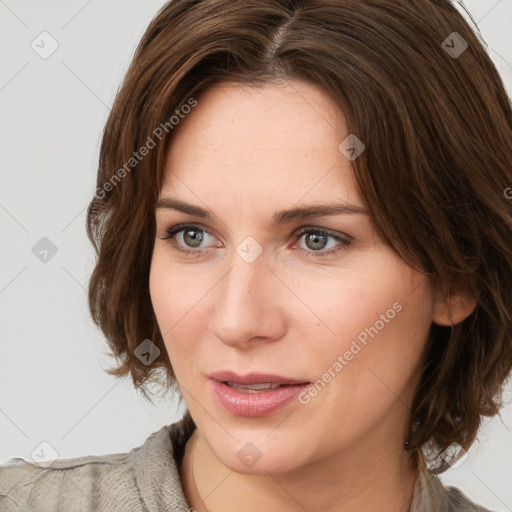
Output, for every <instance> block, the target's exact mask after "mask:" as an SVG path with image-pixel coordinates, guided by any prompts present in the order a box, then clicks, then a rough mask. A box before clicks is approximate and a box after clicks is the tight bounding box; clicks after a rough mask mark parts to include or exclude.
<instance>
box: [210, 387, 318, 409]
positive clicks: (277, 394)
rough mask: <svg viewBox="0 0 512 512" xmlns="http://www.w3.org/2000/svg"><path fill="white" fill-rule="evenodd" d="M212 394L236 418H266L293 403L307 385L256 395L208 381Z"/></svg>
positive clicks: (262, 392)
mask: <svg viewBox="0 0 512 512" xmlns="http://www.w3.org/2000/svg"><path fill="white" fill-rule="evenodd" d="M210 382H211V385H212V388H213V393H214V395H215V397H216V398H217V401H218V402H219V404H220V405H221V406H222V407H224V409H226V411H228V412H230V413H232V414H235V415H237V416H267V415H269V414H272V413H273V412H276V411H278V410H279V409H282V408H283V407H285V406H286V405H288V404H289V403H290V402H292V401H293V399H294V398H296V397H297V396H298V395H299V394H300V393H301V392H302V391H303V390H304V389H306V388H307V387H308V386H309V384H307V383H306V384H297V385H293V386H283V387H280V388H277V389H269V390H268V391H260V392H258V393H244V392H242V391H237V390H236V389H234V388H232V387H230V386H228V385H227V384H224V383H223V382H217V381H216V380H213V379H210Z"/></svg>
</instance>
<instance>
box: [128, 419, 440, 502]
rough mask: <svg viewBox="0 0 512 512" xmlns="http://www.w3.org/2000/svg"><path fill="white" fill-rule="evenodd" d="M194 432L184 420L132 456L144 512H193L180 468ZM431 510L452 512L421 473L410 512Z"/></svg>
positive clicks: (435, 483)
mask: <svg viewBox="0 0 512 512" xmlns="http://www.w3.org/2000/svg"><path fill="white" fill-rule="evenodd" d="M193 431H194V427H193V426H188V427H186V428H185V427H184V423H183V420H180V421H177V422H175V423H172V424H171V425H166V426H164V427H162V428H161V429H160V430H158V431H157V432H154V433H153V434H151V435H150V436H149V437H148V439H147V440H146V442H145V443H144V444H143V445H142V446H140V447H138V448H134V449H133V450H132V451H131V452H130V457H131V460H132V464H133V467H134V471H135V479H136V482H137V485H138V487H139V490H140V494H141V497H142V501H143V503H144V505H145V512H160V511H163V510H172V511H173V512H188V511H190V507H189V505H188V503H187V500H186V498H185V494H184V491H183V487H182V484H181V480H180V476H179V472H178V464H179V460H180V459H181V457H182V455H183V450H184V447H185V444H186V442H187V440H188V439H189V437H190V436H191V435H192V432H193ZM432 510H449V504H448V497H447V493H446V490H445V488H444V487H443V484H442V483H441V481H440V480H439V478H438V477H437V476H436V475H433V474H432V473H429V472H428V471H427V470H422V471H420V473H419V475H418V477H417V479H416V482H415V484H414V491H413V500H412V504H411V508H410V511H409V512H430V511H432Z"/></svg>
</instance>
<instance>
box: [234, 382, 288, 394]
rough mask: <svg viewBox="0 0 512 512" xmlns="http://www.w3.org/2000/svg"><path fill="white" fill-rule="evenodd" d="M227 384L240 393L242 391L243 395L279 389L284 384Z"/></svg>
mask: <svg viewBox="0 0 512 512" xmlns="http://www.w3.org/2000/svg"><path fill="white" fill-rule="evenodd" d="M225 384H227V385H228V386H229V387H231V388H234V389H236V390H238V391H242V392H243V393H259V392H260V391H264V390H268V389H277V388H278V387H280V386H282V384H273V383H271V382H264V383H261V384H237V383H236V382H231V381H228V382H226V383H225Z"/></svg>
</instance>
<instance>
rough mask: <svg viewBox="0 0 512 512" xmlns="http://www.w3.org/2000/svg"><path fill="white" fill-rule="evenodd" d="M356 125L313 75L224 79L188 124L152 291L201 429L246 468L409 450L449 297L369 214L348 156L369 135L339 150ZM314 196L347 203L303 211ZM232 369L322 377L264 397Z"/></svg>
mask: <svg viewBox="0 0 512 512" xmlns="http://www.w3.org/2000/svg"><path fill="white" fill-rule="evenodd" d="M349 135H350V134H349V133H347V132H346V130H345V128H344V122H343V116H342V114H341V112H339V110H337V107H336V105H335V104H334V103H333V102H332V101H331V100H330V98H329V97H328V96H327V95H326V94H325V93H324V92H323V91H322V90H321V89H319V88H317V87H316V86H314V85H310V84H309V83H306V82H302V81H292V82H290V83H289V84H288V85H268V86H265V87H264V88H247V87H242V86H240V85H237V84H226V83H225V84H223V85H222V86H217V87H215V88H213V89H209V90H208V91H206V93H204V94H203V95H202V96H201V97H200V98H198V104H197V106H196V107H195V108H194V109H193V110H192V112H191V113H190V114H188V115H187V117H186V118H185V119H184V120H182V121H181V122H180V124H179V126H178V127H176V128H175V133H174V134H173V136H174V138H173V142H172V144H171V147H170V151H169V153H168V158H167V170H166V172H167V179H166V181H165V183H164V185H163V187H162V190H161V196H160V199H161V200H162V202H161V205H160V207H159V208H157V210H156V224H157V228H156V229H157V231H156V239H155V246H154V252H153V259H152V264H151V274H150V292H151V299H152V304H153V308H154V311H155V314H156V317H157V320H158V324H159V327H160V330H161V333H162V335H163V337H164V341H165V346H166V349H167V351H168V353H169V357H170V360H171V363H172V366H173V368H174V371H175V374H176V377H177V381H178V386H179V389H180V391H181V393H182V394H183V397H184V399H185V401H186V403H187V406H188V408H189V410H190V412H191V414H192V417H193V419H194V421H195V423H196V425H197V427H198V432H199V433H200V435H201V436H203V437H204V439H205V440H206V442H207V443H208V445H209V447H210V449H211V450H212V452H213V453H214V454H215V455H216V457H217V458H218V459H219V460H220V461H221V462H222V463H223V464H225V465H226V466H228V467H230V468H232V469H233V470H236V471H239V472H246V473H249V472H252V473H262V472H265V471H287V470H293V469H294V468H299V467H303V466H305V465H306V464H308V463H312V462H317V461H320V460H321V459H324V458H329V457H338V456H339V455H340V454H343V455H347V454H349V453H350V452H351V451H354V453H356V451H357V453H360V454H361V453H362V454H365V456H366V457H371V458H372V460H378V457H379V453H380V452H379V450H380V448H379V447H381V446H383V445H385V446H388V447H389V446H390V445H391V446H393V447H394V449H395V450H396V451H398V450H401V446H402V445H403V442H404V439H405V435H406V423H407V420H408V418H409V415H410V404H411V401H412V398H413V396H414V391H415V386H416V384H417V381H418V378H419V369H420V364H421V360H422V351H423V347H424V344H425V342H426V339H427V334H428V330H429V327H430V325H431V322H432V321H433V311H434V298H433V293H432V290H431V288H430V284H429V281H427V279H426V278H425V276H423V275H422V274H420V273H418V272H417V271H415V270H413V269H411V268H410V267H408V266H407V265H406V264H405V263H404V262H403V261H402V260H401V259H400V258H399V257H398V256H397V255H396V254H395V252H394V251H393V250H391V249H390V248H389V247H388V246H386V245H385V244H384V243H383V242H382V241H381V240H380V239H379V237H378V236H377V235H376V233H375V231H374V229H373V227H372V222H371V219H370V217H369V216H368V215H367V214H366V213H364V211H365V209H366V205H365V203H364V201H363V198H362V196H361V194H360V192H359V190H358V187H357V185H356V181H355V179H354V175H353V171H352V169H351V161H350V160H349V158H348V157H350V158H354V157H356V156H357V151H358V149H359V150H361V148H362V146H354V143H353V139H349V140H348V141H347V142H345V143H344V144H342V146H341V149H340V147H339V146H340V144H341V143H342V142H343V141H344V140H345V139H346V138H347V137H348V136H349ZM350 142H352V147H354V148H355V153H354V152H351V151H350V149H349V147H348V146H350ZM362 142H363V143H364V144H366V145H368V144H371V142H372V141H371V140H370V141H362ZM171 201H175V202H176V201H179V202H180V203H183V204H187V205H190V210H192V209H194V210H197V211H188V212H184V211H179V210H178V209H175V208H173V207H172V206H173V205H172V204H171ZM174 205H175V203H174ZM312 205H314V206H315V207H319V206H323V205H325V206H326V208H327V205H345V206H346V208H345V209H343V208H340V209H339V211H338V212H337V213H336V214H333V215H325V214H322V213H317V214H316V215H314V216H309V215H308V216H306V215H305V214H304V215H300V214H296V213H293V212H295V210H296V209H302V208H306V209H307V208H309V207H310V206H312ZM204 210H206V211H208V212H209V216H208V217H207V216H203V215H202V214H200V211H204ZM284 211H290V212H292V213H280V214H279V215H278V212H284ZM276 216H277V219H276ZM276 221H277V222H276ZM180 224H186V225H187V227H185V228H184V227H181V231H180V230H178V231H177V232H176V233H175V234H174V235H172V236H171V238H169V239H168V240H163V238H165V237H167V236H168V230H171V229H174V228H175V227H176V226H178V225H180ZM183 251H189V252H188V253H187V252H183ZM221 371H230V372H234V373H235V374H237V375H238V376H240V377H241V379H240V380H241V382H242V383H243V382H244V377H246V376H247V375H248V374H272V375H276V376H281V377H284V380H285V381H288V382H289V381H291V380H295V381H299V382H308V383H313V384H314V386H309V387H307V386H302V387H301V386H284V387H280V388H278V390H277V391H268V390H266V391H260V392H256V390H254V392H252V393H250V392H248V390H247V389H245V390H244V389H238V390H237V389H234V388H233V387H232V386H229V385H226V384H222V383H221V382H217V381H215V380H213V379H212V378H210V377H209V376H210V375H211V374H212V373H214V372H221ZM234 378H235V377H233V379H234ZM217 379H218V380H219V381H224V380H233V379H232V378H230V377H229V376H227V377H226V376H217ZM256 380H258V377H256ZM259 380H260V381H263V382H269V381H271V380H272V379H271V378H270V377H268V376H267V377H265V376H263V377H261V378H259ZM277 380H279V379H277ZM219 396H220V397H224V398H219ZM382 456H383V457H384V455H382Z"/></svg>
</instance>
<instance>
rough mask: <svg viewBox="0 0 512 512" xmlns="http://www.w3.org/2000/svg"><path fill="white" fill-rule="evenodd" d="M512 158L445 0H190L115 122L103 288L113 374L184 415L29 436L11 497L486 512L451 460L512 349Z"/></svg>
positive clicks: (493, 407) (489, 88) (493, 396)
mask: <svg viewBox="0 0 512 512" xmlns="http://www.w3.org/2000/svg"><path fill="white" fill-rule="evenodd" d="M511 161H512V109H511V104H510V100H509V98H508V97H507V95H506V92H505V90H504V87H503V83H502V81H501V79H500V77H499V75H498V73H497V71H496V69H495V67H494V66H493V64H492V62H491V60H490V58H489V57H488V55H487V54H486V52H485V50H484V49H483V47H482V45H481V43H480V41H479V40H478V38H477V37H475V35H474V34H473V32H472V30H471V28H470V27H469V26H468V25H467V24H466V22H465V21H464V19H463V18H462V17H461V16H460V14H459V13H458V12H457V10H456V9H455V8H454V7H453V5H451V4H450V3H449V2H448V1H447V0H412V1H411V0H407V1H405V0H400V1H393V2H391V1H388V0H365V1H360V0H358V1H355V0H336V1H334V0H331V1H328V0H310V1H307V0H303V1H300V0H263V1H262V0H258V1H243V2H231V1H228V0H205V1H202V2H201V1H199V2H191V1H185V0H174V1H172V2H169V3H168V4H167V5H166V6H165V7H164V8H163V9H162V10H161V11H160V13H159V14H158V15H157V16H156V18H155V19H154V20H153V21H152V23H151V24H150V26H149V28H148V29H147V31H146V33H145V35H144V36H143V38H142V41H141V43H140V45H139V48H138V50H137V52H136V54H135V56H134V59H133V62H132V64H131V67H130V69H129V70H128V73H127V75H126V77H125V80H124V83H123V86H122V88H121V90H120V91H119V93H118V96H117V98H116V101H115V104H114V107H113V109H112V112H111V115H110V117H109V119H108V122H107V125H106V127H105V132H104V136H103V141H102V147H101V154H100V163H99V171H98V181H97V189H96V193H95V197H94V198H93V199H92V201H91V204H90V207H89V210H88V233H89V237H90V239H91V241H92V242H93V244H94V245H95V247H96V250H97V252H98V260H97V264H96V267H95V270H94V272H93V275H92V278H91V282H90V288H89V292H90V293H89V299H90V301H89V303H90V309H91V313H92V316H93V318H94V320H95V322H96V323H97V324H98V326H100V327H101V329H102V330H103V332H104V334H105V336H106V338H107V340H108V342H109V344H110V346H111V349H112V351H113V353H114V354H115V355H116V356H117V358H118V360H119V362H120V364H119V367H118V368H115V369H112V371H111V373H112V374H114V375H116V376H118V377H120V376H124V375H127V374H130V375H131V377H132V378H133V381H134V384H135V385H136V386H137V388H138V389H140V390H141V392H142V393H143V394H144V396H146V397H148V398H149V395H148V393H147V385H148V384H149V383H151V382H160V383H161V384H162V385H163V386H164V388H165V389H172V388H173V386H174V385H176V387H177V389H178V390H179V393H180V396H181V397H183V399H184V400H185V402H186V405H187V412H186V415H185V417H184V418H183V419H182V420H181V421H178V422H175V423H173V424H171V425H168V426H165V427H163V428H162V429H161V430H160V431H158V432H155V433H154V434H152V435H151V436H150V437H149V438H148V440H147V441H146V442H145V443H144V445H143V446H141V447H137V448H134V449H133V450H132V451H130V452H129V453H126V454H113V455H104V456H91V457H81V458H75V459H67V460H57V461H55V462H53V463H52V464H50V465H49V467H46V468H45V467H39V466H35V465H31V464H30V463H28V462H26V461H22V460H20V459H14V460H13V461H12V463H10V464H8V465H6V466H4V467H2V468H0V482H2V483H1V489H2V490H1V493H0V496H3V498H0V510H5V511H11V510H23V509H24V508H25V509H27V510H31V511H35V510H68V511H69V510H109V511H110V510H123V511H124V510H148V511H160V510H161V511H163V510H173V511H175V510H176V511H177V510H180V511H181V510H197V511H199V512H204V511H208V512H218V511H230V510H248V511H260V510H261V511H262V510H265V511H277V510H279V511H283V510H285V511H295V510H308V511H314V510H322V511H331V510H332V511H334V510H336V511H339V510H342V511H344V512H352V511H356V510H357V511H359V510H379V511H381V512H388V511H397V510H404V511H410V512H420V511H421V512H424V511H433V510H435V511H441V510H447V511H448V510H450V511H451V510H453V511H467V510H471V511H485V510H487V509H484V508H482V507H480V506H479V505H477V504H476V503H473V502H472V501H471V500H470V499H469V497H468V496H466V495H464V494H463V493H462V492H461V491H460V490H458V489H456V488H453V487H451V488H445V487H443V486H442V484H441V482H440V480H439V479H438V477H437V476H436V474H438V473H440V472H442V471H445V470H446V469H447V468H449V467H450V466H451V465H454V464H457V463H460V461H462V460H463V456H464V454H465V451H466V450H468V449H469V447H470V446H471V444H472V443H473V442H474V440H475V438H476V434H477V431H478V427H479V425H480V422H481V419H482V417H483V416H493V415H495V414H497V413H498V412H499V409H500V406H501V403H500V399H501V395H500V393H501V389H502V386H503V383H504V382H505V379H506V377H507V376H508V374H509V373H510V371H511V368H512V340H511V334H510V333H511V332H512V330H511V327H512V325H511V324H512V319H511V314H510V311H511V309H512V308H511V306H512V282H511V280H512V268H511V267H512V248H511V245H510V240H511V239H512V201H511V200H510V196H509V194H507V190H509V187H510V186H511V184H512V171H511V168H510V162H511ZM23 507H24V508H23Z"/></svg>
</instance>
